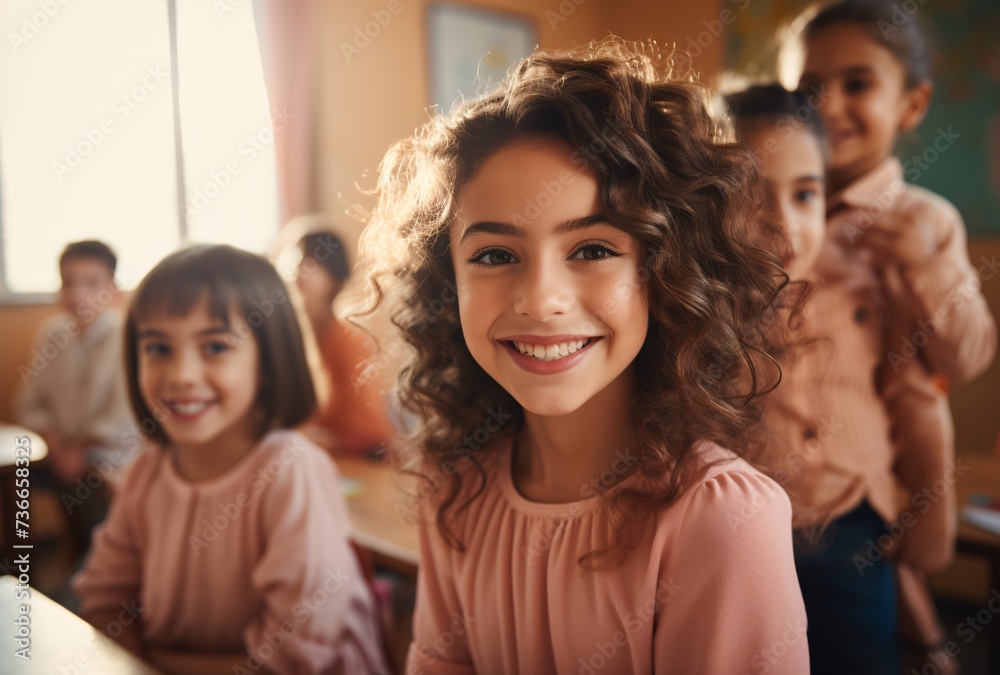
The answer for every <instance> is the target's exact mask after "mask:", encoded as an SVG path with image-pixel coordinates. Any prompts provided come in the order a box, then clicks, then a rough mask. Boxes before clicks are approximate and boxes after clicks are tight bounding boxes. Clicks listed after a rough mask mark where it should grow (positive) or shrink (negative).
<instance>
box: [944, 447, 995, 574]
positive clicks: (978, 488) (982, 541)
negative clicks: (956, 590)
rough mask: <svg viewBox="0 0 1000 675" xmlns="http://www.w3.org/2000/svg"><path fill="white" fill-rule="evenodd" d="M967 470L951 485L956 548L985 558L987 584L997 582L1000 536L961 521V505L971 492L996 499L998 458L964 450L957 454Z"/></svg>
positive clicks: (966, 504)
mask: <svg viewBox="0 0 1000 675" xmlns="http://www.w3.org/2000/svg"><path fill="white" fill-rule="evenodd" d="M959 461H960V462H961V464H962V465H964V466H968V467H969V470H968V471H966V472H965V474H964V475H963V476H962V477H961V478H959V479H958V482H957V483H956V484H955V495H956V498H957V500H958V510H959V522H958V550H959V552H960V553H968V554H971V555H980V556H983V557H985V558H987V559H988V560H989V565H990V581H989V587H990V588H995V587H996V586H997V584H1000V536H998V535H995V534H993V533H991V532H987V531H986V530H983V529H981V528H978V527H976V526H975V525H970V524H969V523H966V522H965V521H963V520H961V511H962V508H964V507H966V506H968V505H969V499H970V498H971V497H972V496H973V495H989V496H991V497H993V498H994V499H1000V459H997V458H995V457H993V456H991V455H975V454H971V453H965V454H962V455H960V456H959Z"/></svg>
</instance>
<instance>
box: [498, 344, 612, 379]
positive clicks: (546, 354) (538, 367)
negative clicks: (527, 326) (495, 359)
mask: <svg viewBox="0 0 1000 675" xmlns="http://www.w3.org/2000/svg"><path fill="white" fill-rule="evenodd" d="M600 340H601V337H600V336H595V337H587V336H580V335H554V336H551V337H544V336H538V335H512V336H509V337H507V338H504V339H502V340H500V343H501V344H503V345H504V347H505V348H506V349H507V353H509V354H510V355H511V359H512V360H513V361H514V363H516V364H517V365H519V366H521V368H523V369H524V370H527V371H528V372H530V373H534V374H536V375H552V374H555V373H561V372H563V371H565V370H569V369H570V368H572V367H573V366H575V365H576V364H577V363H579V362H580V361H581V360H582V359H583V357H584V356H585V355H586V353H587V352H588V351H590V348H591V347H593V346H594V344H596V343H597V342H599V341H600Z"/></svg>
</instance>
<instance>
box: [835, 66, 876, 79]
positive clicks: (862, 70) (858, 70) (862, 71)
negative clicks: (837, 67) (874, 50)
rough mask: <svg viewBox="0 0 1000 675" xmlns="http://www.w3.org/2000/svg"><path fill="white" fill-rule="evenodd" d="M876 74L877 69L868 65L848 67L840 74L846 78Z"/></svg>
mask: <svg viewBox="0 0 1000 675" xmlns="http://www.w3.org/2000/svg"><path fill="white" fill-rule="evenodd" d="M874 72H875V69H874V68H872V67H871V66H869V65H867V64H861V65H857V66H848V67H847V68H844V69H843V70H841V71H840V74H841V75H843V76H844V77H849V76H851V75H871V74H872V73H874Z"/></svg>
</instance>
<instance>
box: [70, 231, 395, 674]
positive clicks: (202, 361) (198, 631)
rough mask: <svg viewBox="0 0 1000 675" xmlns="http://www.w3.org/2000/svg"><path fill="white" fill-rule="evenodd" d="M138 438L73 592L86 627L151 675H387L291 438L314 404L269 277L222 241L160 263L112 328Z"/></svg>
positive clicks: (354, 571) (341, 507) (342, 552)
mask: <svg viewBox="0 0 1000 675" xmlns="http://www.w3.org/2000/svg"><path fill="white" fill-rule="evenodd" d="M125 350H126V354H125V363H126V369H127V374H128V386H129V392H130V396H131V400H132V407H133V410H134V412H135V415H136V419H139V420H142V428H143V429H145V428H146V426H147V425H153V426H155V429H154V430H153V431H151V432H150V433H148V434H147V435H148V437H149V443H148V445H147V447H146V448H145V449H144V450H143V452H142V453H141V454H140V455H139V457H138V458H137V459H136V461H135V462H134V464H133V465H132V466H131V467H130V468H129V470H128V473H127V474H126V476H125V478H124V480H123V487H122V489H121V491H120V492H119V493H118V494H117V496H116V497H115V499H114V501H113V503H112V506H111V511H110V513H109V516H108V519H107V521H106V522H105V524H104V525H103V526H102V527H101V528H100V529H99V530H98V533H97V535H96V536H95V540H94V545H93V548H92V551H91V554H90V557H89V558H88V560H87V562H86V565H85V566H84V569H83V571H82V572H81V573H80V574H79V575H78V576H77V577H76V578H75V580H74V587H75V590H76V592H77V594H78V595H79V597H80V601H81V612H82V613H83V615H84V616H85V617H86V618H87V619H88V620H89V621H90V622H91V623H92V624H93V625H94V626H96V627H97V628H98V629H99V630H105V629H106V628H107V626H109V625H110V624H111V623H113V622H115V621H118V617H119V614H120V613H121V608H122V607H138V608H140V611H141V614H139V615H138V619H137V620H136V621H134V622H132V623H129V624H128V625H125V626H123V630H122V632H121V634H120V635H119V636H118V637H117V638H116V639H117V640H118V641H119V642H121V643H122V644H123V645H124V646H126V647H127V648H129V649H131V650H132V651H134V652H136V653H137V654H139V655H141V656H142V657H143V658H145V659H147V660H148V661H149V662H150V663H152V664H153V665H155V666H156V667H158V668H159V669H161V670H163V671H164V672H168V673H202V672H204V673H208V672H221V671H229V670H234V671H235V670H240V669H246V670H248V671H256V670H258V669H259V668H260V667H261V666H264V667H266V669H267V670H269V671H273V672H303V673H304V672H324V673H382V672H386V670H387V668H386V666H385V662H384V657H383V656H382V651H381V648H380V646H379V645H380V643H379V639H380V638H379V628H378V624H377V623H376V622H377V619H376V610H375V605H374V601H373V599H372V597H371V594H370V593H369V591H368V588H367V586H366V585H365V583H364V579H363V576H362V574H361V570H360V569H359V566H358V563H357V561H356V560H355V558H354V554H353V552H352V550H351V548H350V544H349V542H348V539H347V536H348V531H349V528H350V525H349V522H348V517H347V508H346V504H345V503H344V500H343V497H342V496H341V494H340V491H339V488H338V481H339V478H338V473H337V469H336V467H335V466H334V464H333V462H332V461H331V460H330V458H329V456H328V455H327V454H326V453H325V452H324V451H322V450H321V449H319V448H318V447H316V446H315V445H313V444H312V443H311V442H309V441H308V440H307V439H306V438H305V437H304V436H302V435H301V434H299V433H298V432H296V431H292V430H291V429H292V428H293V427H295V426H297V425H299V424H301V423H302V422H304V421H305V420H306V419H308V418H309V416H310V415H311V414H312V412H313V410H314V409H315V407H316V396H315V393H314V390H313V382H312V378H311V376H310V373H309V368H308V366H307V362H306V355H305V349H304V347H303V342H302V334H301V332H300V328H299V324H298V322H297V320H296V315H295V312H294V310H293V308H292V303H291V300H290V298H289V296H288V294H287V292H286V290H285V287H284V285H283V284H282V282H281V279H280V278H279V276H278V274H277V272H276V271H275V270H274V268H273V267H271V265H270V264H269V263H268V262H267V261H266V260H264V259H263V258H261V257H259V256H256V255H253V254H251V253H247V252H245V251H240V250H237V249H235V248H232V247H229V246H196V247H192V248H188V249H185V250H182V251H179V252H177V253H174V254H173V255H170V256H168V257H167V258H165V259H164V260H163V261H162V262H160V263H159V264H158V265H157V266H156V267H155V268H153V270H152V271H151V272H150V273H149V274H148V275H147V276H146V278H145V279H144V280H143V281H142V283H141V284H140V285H139V287H138V288H137V289H136V291H135V294H134V296H133V298H132V303H131V305H130V307H129V311H128V316H127V320H126V328H125Z"/></svg>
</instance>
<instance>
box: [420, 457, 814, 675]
mask: <svg viewBox="0 0 1000 675" xmlns="http://www.w3.org/2000/svg"><path fill="white" fill-rule="evenodd" d="M695 452H696V453H697V454H698V457H699V459H700V461H702V462H704V463H705V464H708V463H711V462H717V463H716V464H714V465H713V466H711V467H710V468H708V469H707V471H706V472H704V473H703V474H702V476H701V477H700V479H699V480H698V481H696V483H695V484H694V485H693V486H692V487H690V488H689V489H688V490H687V491H686V492H685V493H684V494H683V495H682V496H681V497H680V498H679V499H678V500H677V501H676V502H675V503H674V504H672V505H671V506H670V507H669V508H667V509H665V510H663V511H660V512H658V513H657V514H656V515H655V522H653V523H650V531H649V536H647V537H646V538H645V539H644V540H643V541H642V542H641V544H640V545H639V547H638V548H637V549H635V550H633V551H632V552H631V553H630V554H629V556H628V559H627V561H626V562H625V564H624V566H622V567H619V568H617V569H614V570H610V571H596V572H595V571H587V570H585V569H583V568H582V567H581V566H580V565H579V563H578V559H579V557H580V556H581V555H583V554H584V553H587V552H588V551H590V550H591V549H593V548H594V547H595V545H596V544H597V543H598V541H599V539H600V532H601V528H602V525H601V523H602V519H601V518H599V510H598V507H599V501H598V500H599V498H597V497H593V498H590V499H588V500H584V501H580V502H574V503H571V504H541V503H536V502H531V501H528V500H527V499H525V498H524V497H523V496H521V495H520V493H518V491H517V489H516V487H515V486H514V484H513V481H512V479H511V473H510V465H511V450H510V440H509V438H505V439H498V440H497V441H496V443H495V445H493V446H492V447H491V449H490V451H489V453H490V454H488V455H486V457H485V459H484V460H483V463H484V466H485V469H486V472H487V476H488V478H487V480H486V484H485V487H484V489H483V492H482V494H480V495H479V496H478V497H476V498H475V499H474V500H473V501H472V502H471V503H470V504H469V506H468V507H467V508H466V509H465V510H464V511H462V512H461V513H460V514H459V516H458V517H457V518H456V519H455V527H456V534H457V535H458V536H459V539H460V540H461V541H462V542H463V543H464V545H465V552H464V553H461V552H459V551H456V550H454V549H453V548H450V547H449V546H448V545H447V544H446V543H445V542H444V540H443V539H442V536H441V534H440V533H439V531H438V530H437V528H436V527H435V526H434V525H433V523H434V519H433V511H432V509H431V507H430V505H429V504H426V503H425V505H424V517H423V521H424V524H422V525H421V530H420V541H421V566H420V576H419V580H418V584H417V605H416V611H415V614H414V641H413V642H412V643H411V645H410V651H409V657H408V661H407V670H406V672H407V673H408V674H410V675H416V674H418V673H440V674H442V675H452V674H458V673H462V674H465V673H478V674H479V675H492V674H494V673H495V674H500V673H521V674H522V675H529V674H532V673H539V674H541V673H544V674H546V675H556V674H564V675H569V674H570V673H573V674H576V673H586V674H589V675H594V673H678V674H688V673H697V674H699V675H712V674H717V675H734V674H735V675H739V674H740V673H808V672H809V655H808V646H807V641H806V635H805V631H806V614H805V608H804V606H803V602H802V595H801V592H800V591H799V586H798V580H797V577H796V575H795V566H794V562H793V557H792V538H791V507H790V504H789V502H788V498H787V496H786V495H785V493H784V492H783V491H782V490H781V488H780V487H778V485H777V484H776V483H774V482H773V481H771V480H770V479H769V478H766V477H765V476H764V475H762V474H761V473H760V472H758V471H757V470H756V469H754V468H752V467H751V466H750V465H749V464H747V463H746V462H744V461H743V460H741V459H738V458H736V457H735V455H733V454H732V453H730V452H728V451H726V450H723V449H722V448H720V447H718V446H715V445H712V444H709V443H703V444H701V445H700V446H699V447H698V448H696V450H695ZM470 482H471V481H470ZM465 488H466V486H463V489H465Z"/></svg>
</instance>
